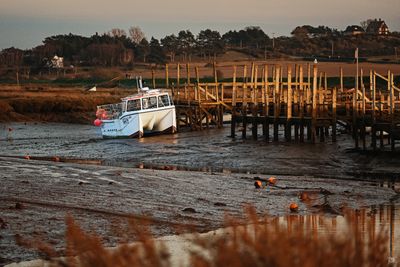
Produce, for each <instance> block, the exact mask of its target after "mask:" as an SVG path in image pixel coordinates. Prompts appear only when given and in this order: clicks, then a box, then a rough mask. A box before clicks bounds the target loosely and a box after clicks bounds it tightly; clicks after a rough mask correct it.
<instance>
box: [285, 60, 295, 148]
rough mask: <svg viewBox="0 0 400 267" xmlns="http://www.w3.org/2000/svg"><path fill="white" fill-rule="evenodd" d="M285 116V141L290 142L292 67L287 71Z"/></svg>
mask: <svg viewBox="0 0 400 267" xmlns="http://www.w3.org/2000/svg"><path fill="white" fill-rule="evenodd" d="M287 72H288V73H287V115H286V119H287V120H286V127H285V128H286V129H285V131H286V141H288V142H290V141H291V139H292V131H291V128H292V126H291V123H292V122H291V120H292V95H293V91H292V89H293V88H292V67H291V66H290V65H289V66H288V69H287Z"/></svg>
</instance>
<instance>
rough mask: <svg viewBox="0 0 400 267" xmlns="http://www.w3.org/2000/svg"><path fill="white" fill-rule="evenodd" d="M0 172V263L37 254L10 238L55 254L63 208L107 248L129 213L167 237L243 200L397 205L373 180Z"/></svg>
mask: <svg viewBox="0 0 400 267" xmlns="http://www.w3.org/2000/svg"><path fill="white" fill-rule="evenodd" d="M0 169H1V170H2V172H1V174H0V180H1V182H2V186H1V189H0V200H1V201H0V211H1V212H0V214H1V219H2V222H3V227H2V229H0V235H1V239H0V259H1V264H5V263H9V262H14V261H21V260H29V259H34V258H37V257H39V256H40V255H38V254H37V253H34V252H32V251H30V250H27V249H24V248H21V247H18V246H17V245H16V244H15V235H19V236H23V237H32V236H33V237H37V238H39V239H45V240H47V241H48V242H50V243H51V244H52V245H53V246H55V247H56V248H58V249H59V250H61V251H62V249H63V247H64V244H63V239H64V218H65V215H66V214H67V213H68V214H72V215H73V216H74V217H75V218H76V220H77V221H78V222H79V223H80V224H81V225H82V226H83V227H84V228H85V229H86V230H93V231H96V232H97V233H98V234H100V235H101V236H103V237H104V240H103V241H104V243H105V244H106V245H107V246H113V245H116V244H117V243H118V242H119V241H120V240H121V238H120V237H118V233H121V232H122V231H121V229H124V228H123V227H124V226H123V225H124V223H125V221H126V219H127V218H128V217H129V216H130V215H131V214H134V215H136V216H142V215H151V216H152V218H153V220H152V223H153V225H154V227H153V229H152V230H153V233H154V234H155V236H162V235H168V234H175V231H176V229H177V227H178V228H180V229H186V230H188V231H193V230H197V231H200V232H204V231H208V230H212V229H216V228H218V227H221V226H223V217H224V214H226V213H230V214H234V215H238V216H240V215H241V214H242V211H243V209H242V208H243V205H245V204H252V205H254V206H255V207H256V208H257V211H258V213H259V214H260V215H263V214H265V213H267V212H268V213H269V214H272V215H283V214H287V213H288V212H289V210H288V206H289V204H290V203H291V202H298V203H299V206H300V209H299V214H310V213H316V212H325V213H327V214H328V215H329V214H330V215H331V216H333V215H337V214H340V213H341V209H342V207H343V206H345V205H348V206H350V207H353V208H357V207H360V206H367V207H371V206H375V207H376V206H377V205H379V204H385V203H398V202H399V198H398V195H397V194H396V193H395V191H394V190H393V189H391V188H387V187H380V186H377V184H375V183H371V182H363V181H346V182H345V183H344V182H342V181H338V180H331V179H326V178H325V179H321V178H318V177H307V176H278V177H277V178H278V184H277V186H276V187H268V188H266V189H262V190H256V189H255V188H254V184H253V183H254V180H253V177H254V175H244V174H228V173H214V172H187V171H162V170H146V169H136V168H123V167H112V166H98V165H82V164H72V163H61V162H46V161H34V160H24V159H12V158H0ZM263 177H267V175H265V176H263ZM321 189H323V190H321ZM304 191H306V192H309V194H310V195H312V196H313V198H315V200H314V201H313V203H312V205H309V204H305V203H302V202H300V201H299V199H298V195H299V194H300V193H301V192H304ZM327 192H329V193H327ZM324 203H325V204H328V205H329V206H328V207H329V208H328V209H326V207H327V206H326V205H325V204H324ZM324 205H325V206H324ZM130 238H131V239H133V240H134V237H130Z"/></svg>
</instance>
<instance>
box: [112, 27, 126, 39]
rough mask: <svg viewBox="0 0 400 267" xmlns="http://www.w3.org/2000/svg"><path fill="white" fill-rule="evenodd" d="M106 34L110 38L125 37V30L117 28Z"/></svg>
mask: <svg viewBox="0 0 400 267" xmlns="http://www.w3.org/2000/svg"><path fill="white" fill-rule="evenodd" d="M107 34H108V35H109V36H112V37H122V36H126V32H125V30H123V29H118V28H114V29H111V31H109V32H108V33H107Z"/></svg>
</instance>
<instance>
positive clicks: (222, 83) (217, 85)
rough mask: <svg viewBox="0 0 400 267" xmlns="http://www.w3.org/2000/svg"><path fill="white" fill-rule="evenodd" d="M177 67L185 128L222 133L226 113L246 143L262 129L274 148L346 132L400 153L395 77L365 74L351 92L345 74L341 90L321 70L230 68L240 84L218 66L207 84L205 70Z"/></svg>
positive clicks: (399, 96)
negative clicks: (201, 72) (398, 149)
mask: <svg viewBox="0 0 400 267" xmlns="http://www.w3.org/2000/svg"><path fill="white" fill-rule="evenodd" d="M175 67H176V69H175V70H174V71H176V78H174V79H171V78H170V77H169V70H170V69H171V66H170V65H166V67H165V83H166V85H167V87H168V88H171V90H172V94H173V99H174V103H175V105H176V108H177V119H178V120H177V121H179V123H178V124H179V126H188V127H190V128H191V129H193V130H202V129H204V128H209V127H211V126H216V127H222V126H223V116H224V114H227V113H230V114H231V115H232V119H231V136H232V137H235V136H236V132H237V131H238V130H239V132H241V136H242V138H247V135H248V131H250V132H251V135H252V138H253V139H257V138H259V129H261V131H262V138H263V139H265V141H267V142H268V141H270V140H273V141H278V140H279V139H280V136H282V137H283V138H284V140H285V141H288V142H290V141H292V140H294V141H297V142H305V141H306V140H307V141H308V142H312V143H315V142H316V141H317V140H319V141H321V142H324V141H325V140H326V139H327V138H328V137H330V138H331V139H332V141H334V142H335V141H336V135H337V126H341V127H342V128H344V129H346V130H347V131H348V132H349V133H351V134H352V136H353V138H354V143H355V147H356V148H360V147H362V148H363V149H367V147H371V148H373V149H377V147H378V146H377V141H378V140H379V147H380V148H384V147H385V146H386V145H389V144H390V147H391V149H392V150H394V149H395V142H396V141H397V140H400V113H399V111H400V89H399V88H398V87H396V86H395V84H394V76H393V73H391V72H390V71H388V73H387V75H382V74H379V73H377V72H375V71H372V70H371V71H370V72H369V75H368V76H365V75H364V73H363V70H361V71H360V75H358V78H357V79H355V80H356V82H355V85H354V87H353V88H344V75H343V71H342V69H341V68H338V77H339V79H338V84H337V85H333V86H332V85H330V86H329V87H328V78H327V75H326V73H324V72H319V71H318V68H317V64H314V65H311V64H307V65H305V66H303V65H297V64H296V65H289V66H279V65H257V64H255V63H252V64H251V66H250V68H248V66H247V65H244V66H230V67H229V68H231V70H232V78H228V79H227V78H225V79H221V78H218V68H217V65H216V64H215V63H214V64H213V65H212V72H213V75H212V77H211V79H212V80H211V81H210V78H209V79H208V81H207V82H204V79H200V76H199V68H198V67H195V68H193V69H194V70H191V68H190V64H176V66H175ZM225 68H226V66H225ZM193 72H194V73H193ZM181 73H183V75H181ZM182 76H184V77H182ZM192 77H193V78H192ZM201 80H203V81H201ZM171 81H175V83H173V82H171ZM153 85H155V79H154V75H153ZM259 126H260V127H259ZM282 131H283V134H280V132H282ZM368 142H369V145H367V143H368Z"/></svg>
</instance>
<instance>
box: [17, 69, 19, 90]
mask: <svg viewBox="0 0 400 267" xmlns="http://www.w3.org/2000/svg"><path fill="white" fill-rule="evenodd" d="M16 75H17V86H18V87H19V70H17V74H16Z"/></svg>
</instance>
